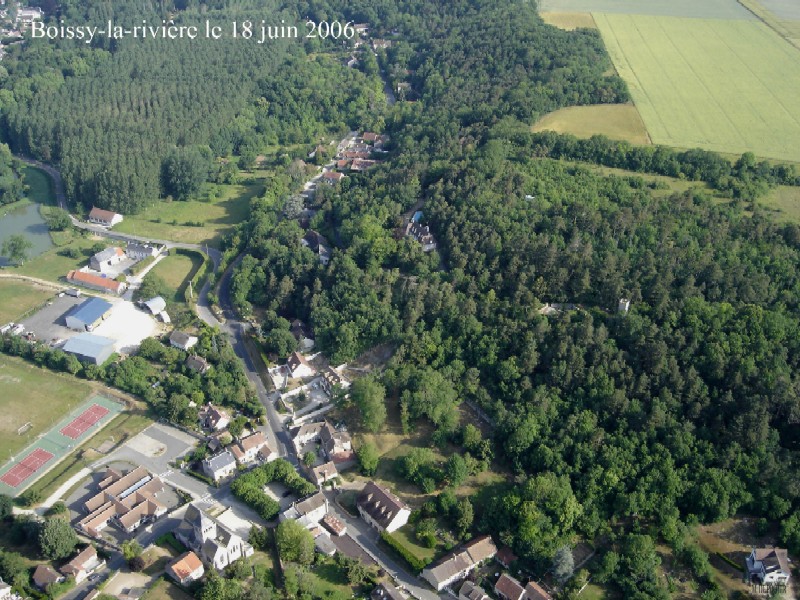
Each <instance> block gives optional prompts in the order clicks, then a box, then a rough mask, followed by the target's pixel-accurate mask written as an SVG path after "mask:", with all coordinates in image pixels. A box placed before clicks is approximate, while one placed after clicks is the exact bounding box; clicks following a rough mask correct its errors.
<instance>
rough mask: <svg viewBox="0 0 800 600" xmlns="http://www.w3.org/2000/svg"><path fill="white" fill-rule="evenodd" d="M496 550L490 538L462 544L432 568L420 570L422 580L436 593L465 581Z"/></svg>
mask: <svg viewBox="0 0 800 600" xmlns="http://www.w3.org/2000/svg"><path fill="white" fill-rule="evenodd" d="M495 554H497V548H496V547H495V545H494V543H493V542H492V538H491V537H489V536H488V535H484V536H482V537H479V538H475V539H473V540H472V541H470V542H468V543H467V544H464V545H463V546H462V547H461V548H459V549H458V550H456V551H454V552H452V553H450V554H449V555H447V556H445V557H444V558H443V559H441V560H440V561H438V562H437V563H436V564H434V565H433V566H429V567H426V568H425V569H423V570H422V578H423V579H424V580H425V581H427V582H428V583H430V584H431V585H432V586H433V588H434V589H435V590H436V591H437V592H441V591H442V590H443V589H445V588H446V587H448V586H449V585H451V584H453V583H455V582H457V581H461V580H462V579H465V578H466V577H467V575H469V574H470V573H472V571H474V570H475V569H476V568H478V567H479V566H480V565H481V564H482V563H484V562H486V561H487V560H489V559H491V558H493V557H494V555H495Z"/></svg>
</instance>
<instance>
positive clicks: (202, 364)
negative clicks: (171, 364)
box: [186, 354, 211, 375]
mask: <svg viewBox="0 0 800 600" xmlns="http://www.w3.org/2000/svg"><path fill="white" fill-rule="evenodd" d="M186 367H187V368H188V369H189V370H190V371H194V372H195V373H200V374H201V375H203V374H204V373H206V372H207V371H208V370H209V369H210V368H211V365H210V364H208V361H207V360H206V359H205V358H203V357H202V356H197V354H192V355H191V356H187V357H186Z"/></svg>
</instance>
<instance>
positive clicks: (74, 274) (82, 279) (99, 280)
mask: <svg viewBox="0 0 800 600" xmlns="http://www.w3.org/2000/svg"><path fill="white" fill-rule="evenodd" d="M67 280H68V281H71V282H73V283H79V284H81V285H82V286H84V287H87V288H90V289H93V290H99V291H101V292H107V293H110V294H116V295H117V296H119V295H120V294H122V292H124V291H125V290H126V289H127V287H128V284H126V283H125V282H122V281H114V280H113V279H109V278H107V277H101V276H100V275H94V274H92V273H87V272H85V271H70V272H69V273H67Z"/></svg>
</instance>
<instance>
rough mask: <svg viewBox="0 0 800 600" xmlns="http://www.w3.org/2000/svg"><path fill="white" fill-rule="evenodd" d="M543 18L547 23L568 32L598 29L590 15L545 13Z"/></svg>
mask: <svg viewBox="0 0 800 600" xmlns="http://www.w3.org/2000/svg"><path fill="white" fill-rule="evenodd" d="M541 16H542V20H543V21H544V22H545V23H547V24H549V25H553V26H555V27H558V28H559V29H564V30H566V31H573V30H575V29H579V28H586V29H597V23H595V22H594V17H592V15H591V14H590V13H558V12H543V13H542V14H541Z"/></svg>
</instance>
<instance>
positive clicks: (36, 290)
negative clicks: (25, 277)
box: [0, 278, 55, 324]
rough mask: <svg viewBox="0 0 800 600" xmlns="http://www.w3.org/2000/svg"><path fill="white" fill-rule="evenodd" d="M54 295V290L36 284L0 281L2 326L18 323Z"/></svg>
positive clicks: (0, 322) (10, 280)
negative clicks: (31, 310)
mask: <svg viewBox="0 0 800 600" xmlns="http://www.w3.org/2000/svg"><path fill="white" fill-rule="evenodd" d="M54 294H55V292H54V291H53V290H51V289H48V288H46V287H44V286H41V285H38V284H35V283H29V282H27V281H22V280H14V279H5V278H3V279H0V324H4V323H8V322H9V321H16V320H17V319H18V318H19V317H21V316H22V315H23V314H25V312H27V311H29V310H30V309H32V308H36V307H37V306H39V305H40V304H42V303H43V302H45V301H46V300H47V299H48V298H52V297H53V295H54Z"/></svg>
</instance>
